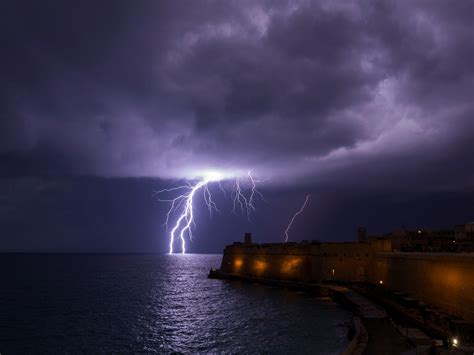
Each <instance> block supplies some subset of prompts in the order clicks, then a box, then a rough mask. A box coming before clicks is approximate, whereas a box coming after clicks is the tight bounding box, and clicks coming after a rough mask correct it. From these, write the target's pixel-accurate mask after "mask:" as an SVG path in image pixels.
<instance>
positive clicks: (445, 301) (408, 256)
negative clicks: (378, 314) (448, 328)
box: [369, 253, 474, 321]
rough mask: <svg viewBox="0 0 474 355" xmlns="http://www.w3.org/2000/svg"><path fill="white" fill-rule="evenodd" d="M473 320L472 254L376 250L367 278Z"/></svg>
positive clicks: (473, 255) (473, 280)
mask: <svg viewBox="0 0 474 355" xmlns="http://www.w3.org/2000/svg"><path fill="white" fill-rule="evenodd" d="M380 280H381V281H382V282H383V285H384V286H385V287H387V288H389V289H391V290H396V291H401V292H406V293H408V294H410V295H413V296H414V297H415V298H417V299H419V300H421V301H423V302H424V303H426V304H429V305H434V306H437V307H438V308H439V309H441V310H443V311H445V312H446V313H449V314H453V315H458V316H460V317H462V318H464V319H466V320H469V321H474V254H473V253H470V254H460V253H455V254H454V253H379V254H377V255H376V257H375V259H374V264H373V267H372V270H371V272H370V273H369V281H370V282H373V283H378V282H380Z"/></svg>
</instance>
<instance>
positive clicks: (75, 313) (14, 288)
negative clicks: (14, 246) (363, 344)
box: [0, 254, 350, 355]
mask: <svg viewBox="0 0 474 355" xmlns="http://www.w3.org/2000/svg"><path fill="white" fill-rule="evenodd" d="M220 260H221V256H220V255H200V254H194V255H84V254H83V255H80V254H73V255H67V254H62V255H61V254H56V255H55V254H0V280H1V285H0V353H1V354H2V355H5V354H14V353H38V352H39V353H65V352H69V353H78V352H80V353H97V352H185V353H188V352H191V353H196V352H226V353H227V352H230V353H234V352H239V353H243V352H244V353H259V352H260V353H262V352H264V353H289V352H294V353H295V354H296V353H298V354H299V353H315V354H336V353H339V351H340V350H341V349H343V347H344V346H345V345H346V344H347V343H348V341H347V339H346V333H347V328H346V327H345V326H344V325H342V324H343V323H344V322H346V321H348V320H349V319H350V314H349V313H348V312H346V311H345V310H343V309H341V308H340V307H339V306H338V305H336V304H335V303H333V302H331V301H327V300H321V299H318V298H316V297H314V296H310V295H307V294H303V293H297V292H295V291H290V290H284V289H278V288H272V287H268V286H262V285H258V284H249V283H243V282H238V281H233V282H228V281H222V280H210V279H207V273H208V271H209V269H210V267H218V266H219V264H220Z"/></svg>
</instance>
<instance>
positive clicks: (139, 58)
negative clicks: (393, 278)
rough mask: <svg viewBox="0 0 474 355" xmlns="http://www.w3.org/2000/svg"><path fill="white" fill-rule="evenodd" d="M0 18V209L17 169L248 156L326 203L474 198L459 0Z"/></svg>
mask: <svg viewBox="0 0 474 355" xmlns="http://www.w3.org/2000/svg"><path fill="white" fill-rule="evenodd" d="M0 26H1V29H2V31H0V43H1V47H2V56H1V59H0V64H1V65H0V78H1V84H0V177H1V186H0V189H1V191H3V192H1V194H0V197H1V198H2V199H3V200H4V201H7V202H4V207H3V208H4V209H6V210H9V208H10V207H9V204H10V203H11V202H9V201H15V203H18V200H19V199H21V198H20V197H19V196H23V195H22V193H23V192H21V191H23V190H22V187H21V186H23V185H22V184H23V183H24V181H28V183H29V184H30V185H31V186H30V185H29V186H30V187H29V188H30V189H32V191H37V186H42V184H49V183H51V184H55V183H56V179H59V178H61V179H63V178H64V177H69V178H71V179H74V176H81V177H84V176H86V177H87V176H95V177H108V178H131V177H134V178H143V177H151V178H157V179H160V180H159V181H160V183H159V184H158V185H161V186H168V185H169V184H171V181H170V180H175V179H186V178H193V177H195V176H196V175H199V173H200V172H202V171H203V170H209V169H212V170H220V171H224V172H226V173H229V174H233V173H237V172H239V171H245V172H246V171H247V170H248V169H250V170H252V172H253V174H254V175H257V176H259V177H261V178H264V179H268V182H267V187H266V188H268V189H270V190H271V191H269V192H267V193H269V194H270V195H271V194H272V193H273V194H275V195H277V194H278V191H280V192H283V191H285V193H286V194H287V195H288V196H290V197H288V198H287V199H286V200H284V202H285V204H286V203H288V204H289V207H288V208H289V210H295V209H297V208H298V204H299V203H300V200H301V199H304V196H305V195H306V193H308V192H313V199H315V200H316V201H317V198H318V197H317V196H315V195H314V192H315V191H316V192H318V191H319V193H320V196H323V195H324V194H326V195H324V196H326V197H325V198H327V199H328V200H331V198H330V196H329V195H328V194H329V192H328V191H332V192H333V193H334V196H336V195H337V196H338V197H337V198H336V197H335V198H334V201H336V200H337V201H340V203H339V205H338V207H334V211H336V212H334V214H333V215H332V218H334V219H335V220H336V219H338V218H345V217H343V216H346V214H347V211H346V212H341V211H344V210H345V205H344V198H343V197H342V196H344V193H345V191H348V190H349V191H350V195H351V196H353V200H351V201H353V203H354V204H355V205H359V203H361V204H362V203H364V204H365V203H366V202H367V201H366V200H364V198H363V197H362V196H364V194H366V193H367V194H369V195H370V196H372V197H373V198H374V199H376V196H384V198H385V199H386V200H387V201H392V200H393V199H397V198H400V196H405V198H406V199H407V201H410V202H406V203H407V206H408V205H410V206H412V205H413V203H415V201H420V204H423V206H424V207H423V208H424V209H426V210H429V208H428V207H429V206H431V204H430V203H429V202H427V201H428V200H430V199H431V198H436V196H439V203H440V204H442V205H444V204H446V203H448V202H447V201H448V200H449V201H451V202H450V203H454V204H457V205H458V206H461V207H462V208H461V207H459V208H461V209H460V210H461V211H465V214H464V215H458V218H457V219H456V215H455V214H453V215H451V216H450V217H449V218H448V217H447V218H446V221H447V222H446V224H448V226H449V225H450V223H451V222H455V221H456V222H459V223H461V222H465V221H464V220H463V219H464V218H469V216H472V215H473V214H472V205H471V204H470V203H471V202H473V200H472V196H473V190H474V159H473V155H474V143H473V137H474V104H473V102H474V94H473V92H474V3H473V2H472V1H468V0H466V1H463V0H459V1H452V2H451V1H431V0H430V1H359V2H354V3H352V4H349V3H346V2H339V1H337V2H334V1H201V0H200V1H88V0H87V1H76V2H73V3H71V2H64V1H48V0H45V1H17V0H11V1H10V0H6V1H2V3H1V4H0ZM26 177H29V178H28V179H26ZM37 179H41V180H40V182H38V180H37ZM90 179H92V177H91V178H90ZM31 181H34V183H31ZM45 181H46V182H45ZM81 181H82V180H81ZM126 181H130V180H129V179H126ZM144 181H145V179H144ZM146 181H148V180H146ZM147 183H148V182H147ZM168 183H169V184H168ZM37 184H39V185H37ZM11 186H14V188H11ZM18 186H20V187H18ZM54 186H56V185H54ZM81 186H82V185H81ZM147 186H148V185H147ZM74 189H76V188H74ZM74 189H72V190H74ZM77 189H78V188H77ZM74 191H76V190H74ZM78 191H79V190H78ZM2 194H3V195H2ZM421 195H422V196H425V197H424V199H423V198H421V197H420V196H421ZM357 196H358V197H357ZM428 196H429V198H428ZM446 196H450V197H446ZM453 196H455V197H453ZM61 198H62V199H64V196H62V197H61ZM338 199H339V200H338ZM364 201H365V202H364ZM423 201H424V202H423ZM453 201H454V202H453ZM392 202H393V201H392ZM392 202H390V203H392ZM73 203H74V202H73V199H72V198H71V204H73ZM387 203H388V204H387V208H388V209H389V210H390V208H392V207H393V203H392V204H390V203H389V202H387ZM470 205H471V209H470V211H466V209H469V207H468V206H470ZM427 206H428V207H427ZM38 208H39V207H38ZM337 211H340V212H337ZM410 211H411V210H410ZM155 212H156V213H160V211H158V212H157V211H154V213H155ZM287 212H288V213H289V211H285V214H284V213H283V212H282V215H285V216H286V213H287ZM25 213H26V212H25ZM121 213H125V212H121ZM314 213H316V211H314ZM387 213H388V212H387ZM453 213H454V212H453ZM456 213H458V212H456ZM407 214H408V215H409V217H407V218H408V219H410V218H411V219H412V220H413V221H415V220H416V218H415V217H414V216H415V215H416V214H415V215H414V214H413V213H411V212H407ZM118 215H120V213H118ZM438 215H443V213H442V211H436V212H432V213H431V214H429V215H428V216H427V217H426V218H425V223H432V224H433V223H434V224H436V223H435V222H436V221H438V220H439V218H438ZM2 216H3V217H2ZM5 216H8V213H5V212H2V210H0V218H3V219H8V217H5ZM328 218H329V217H328ZM385 218H386V219H387V217H385ZM401 218H402V217H400V218H399V217H397V218H395V219H394V221H391V222H390V223H388V224H383V225H381V226H380V228H384V226H385V228H390V227H391V226H392V225H395V224H397V223H398V224H400V219H401ZM360 219H363V218H360ZM366 220H370V219H369V218H367V219H366ZM5 223H6V222H5ZM5 223H4V224H5ZM8 223H10V222H8ZM262 223H263V222H262ZM355 223H357V222H355V221H354V224H355ZM360 223H366V222H364V221H361V222H360ZM353 227H354V226H353V225H352V224H351V225H350V228H353ZM12 228H13V227H12ZM314 228H316V227H314ZM348 228H349V227H348ZM150 230H151V227H150ZM323 230H325V231H326V230H327V231H328V232H327V233H329V231H330V230H331V229H330V228H329V227H327V228H326V229H324V228H323ZM25 233H26V232H25ZM104 233H105V234H106V232H104ZM310 239H311V238H310ZM25 240H27V238H26V239H25ZM25 243H26V244H25V245H27V244H28V242H27V241H25ZM21 245H23V244H21ZM219 247H220V245H219ZM7 248H13V247H11V246H10V244H8V245H7Z"/></svg>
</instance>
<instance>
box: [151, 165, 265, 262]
mask: <svg viewBox="0 0 474 355" xmlns="http://www.w3.org/2000/svg"><path fill="white" fill-rule="evenodd" d="M246 180H249V181H250V185H251V189H250V194H249V196H246V195H245V193H244V190H243V189H242V183H243V182H245V181H243V182H242V181H241V180H240V179H238V178H236V177H234V179H233V189H232V193H231V196H232V203H233V210H232V211H233V212H235V211H236V208H237V206H239V207H240V210H241V211H242V213H244V210H245V211H246V213H247V218H250V213H251V212H253V211H255V202H254V198H255V196H256V195H258V196H260V198H262V200H263V195H262V194H261V193H260V191H258V190H257V183H259V182H263V181H264V180H256V179H254V178H253V177H252V174H251V172H250V171H249V172H248V173H247V177H246ZM223 181H224V179H222V178H221V177H220V175H219V174H211V175H210V177H208V178H204V179H202V180H200V181H198V182H196V183H194V184H191V183H187V184H185V185H182V186H178V187H173V188H170V189H163V190H160V191H156V194H157V195H158V201H164V202H168V203H170V208H169V210H168V212H167V213H166V220H165V223H164V224H165V226H166V230H168V225H169V222H170V219H171V217H172V216H173V215H174V214H178V218H177V220H176V222H175V223H174V226H173V228H172V229H171V232H170V242H169V253H170V254H173V252H174V248H173V246H174V244H175V242H176V240H177V239H178V238H179V240H180V241H181V253H182V254H185V253H186V239H185V236H186V234H187V235H188V236H189V239H190V240H191V241H192V240H193V232H192V227H194V226H195V221H194V220H195V218H194V204H193V200H194V197H195V195H196V193H197V192H198V191H199V190H202V191H203V199H204V202H205V204H206V206H207V208H208V210H209V215H212V212H219V210H218V208H217V205H216V204H215V203H214V201H213V199H212V194H211V190H210V189H209V186H210V184H211V183H216V184H218V186H219V189H220V190H221V191H222V193H223V194H224V196H226V197H227V194H226V191H225V189H224V188H223V186H222V182H223ZM163 193H177V194H178V195H177V196H175V197H173V198H170V199H163V198H161V197H160V195H161V194H163Z"/></svg>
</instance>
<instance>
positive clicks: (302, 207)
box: [285, 194, 311, 243]
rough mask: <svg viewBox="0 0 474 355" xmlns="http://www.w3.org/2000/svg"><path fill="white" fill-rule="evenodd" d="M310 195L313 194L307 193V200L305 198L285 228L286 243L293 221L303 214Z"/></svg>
mask: <svg viewBox="0 0 474 355" xmlns="http://www.w3.org/2000/svg"><path fill="white" fill-rule="evenodd" d="M310 197H311V194H308V195H306V198H305V200H304V203H303V205H302V206H301V208H300V209H299V210H298V211H297V212H296V213H295V214H294V215H293V217H292V218H291V220H290V223H289V224H288V227H286V229H285V235H286V238H285V243H286V242H287V241H288V231H289V230H290V228H291V225H292V224H293V221H294V220H295V218H296V216H298V215H299V214H301V212H303V210H304V209H305V207H306V204H307V203H308V200H309V198H310Z"/></svg>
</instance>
